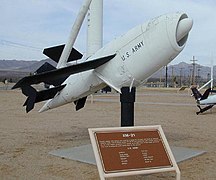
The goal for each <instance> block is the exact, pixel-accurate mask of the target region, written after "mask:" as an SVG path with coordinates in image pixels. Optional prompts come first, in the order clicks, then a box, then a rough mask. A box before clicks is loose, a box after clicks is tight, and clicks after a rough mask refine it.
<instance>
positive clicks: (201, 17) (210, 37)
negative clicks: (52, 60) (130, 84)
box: [0, 0, 216, 66]
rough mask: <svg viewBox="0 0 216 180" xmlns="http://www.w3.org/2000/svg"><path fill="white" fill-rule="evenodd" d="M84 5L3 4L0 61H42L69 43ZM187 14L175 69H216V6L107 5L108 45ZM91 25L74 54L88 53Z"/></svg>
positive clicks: (4, 0) (160, 0) (187, 2)
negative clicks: (156, 21) (163, 18)
mask: <svg viewBox="0 0 216 180" xmlns="http://www.w3.org/2000/svg"><path fill="white" fill-rule="evenodd" d="M82 3H83V0H0V12H1V16H0V59H1V60H2V59H6V60H12V59H17V60H42V59H45V58H46V56H45V55H43V53H42V51H43V49H44V48H46V47H51V46H55V45H59V44H63V43H65V42H67V39H68V37H69V33H70V31H71V27H72V25H73V22H74V20H75V18H76V15H77V13H78V11H79V9H80V7H81V5H82ZM177 11H180V12H186V13H187V15H188V16H189V17H191V18H192V19H193V21H194V25H193V28H192V30H191V32H190V35H189V38H188V41H187V45H186V47H185V49H184V50H183V51H182V52H181V54H180V55H179V56H178V57H177V58H176V59H175V60H173V61H172V63H171V64H177V63H179V62H182V61H183V62H187V63H191V62H190V60H191V59H192V57H193V56H195V59H197V60H198V61H197V63H199V64H202V65H208V66H210V65H211V60H212V59H213V60H214V65H216V1H215V0H205V1H204V0H202V1H201V0H104V27H103V36H104V40H103V43H104V45H105V44H106V43H108V42H109V41H111V40H112V39H114V38H116V37H118V36H120V35H122V34H124V33H126V32H127V31H128V30H130V29H131V28H133V27H134V26H136V25H139V24H142V23H144V22H145V21H148V20H149V19H152V18H154V17H157V16H159V15H162V14H167V13H173V12H177ZM86 32H87V30H86V22H85V23H84V24H83V26H82V28H81V31H80V33H79V36H78V38H77V40H76V42H75V48H76V49H78V50H79V51H80V52H86V34H87V33H86Z"/></svg>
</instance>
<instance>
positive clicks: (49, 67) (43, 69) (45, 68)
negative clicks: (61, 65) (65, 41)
mask: <svg viewBox="0 0 216 180" xmlns="http://www.w3.org/2000/svg"><path fill="white" fill-rule="evenodd" d="M54 69H56V68H55V67H54V66H53V65H51V64H50V63H48V62H45V63H44V64H43V65H42V66H41V67H39V68H38V69H37V70H36V71H35V74H40V73H43V72H48V71H52V70H54Z"/></svg>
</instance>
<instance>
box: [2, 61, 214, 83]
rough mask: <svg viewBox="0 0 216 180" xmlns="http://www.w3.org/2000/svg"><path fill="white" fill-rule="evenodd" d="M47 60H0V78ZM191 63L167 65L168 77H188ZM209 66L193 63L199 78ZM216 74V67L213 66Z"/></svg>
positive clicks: (24, 72) (158, 75) (161, 73)
mask: <svg viewBox="0 0 216 180" xmlns="http://www.w3.org/2000/svg"><path fill="white" fill-rule="evenodd" d="M45 62H48V63H50V64H52V65H53V66H56V63H55V62H54V61H52V60H51V59H44V60H41V61H23V60H0V78H1V79H2V78H12V79H14V78H15V79H16V80H17V79H19V78H22V77H24V76H26V75H29V74H31V73H34V72H35V71H36V70H37V69H38V68H39V67H40V66H42V64H44V63H45ZM192 69H193V66H192V64H188V63H185V62H181V63H179V64H175V65H168V71H167V74H168V77H180V76H181V77H190V76H191V75H192V72H193V70H192ZM210 72H211V68H210V67H208V66H202V65H199V64H195V76H198V77H199V78H201V79H209V77H210ZM165 74H166V70H165V68H162V69H161V70H159V71H158V72H157V73H155V74H153V75H152V78H164V77H165ZM214 74H215V75H216V69H215V68H214Z"/></svg>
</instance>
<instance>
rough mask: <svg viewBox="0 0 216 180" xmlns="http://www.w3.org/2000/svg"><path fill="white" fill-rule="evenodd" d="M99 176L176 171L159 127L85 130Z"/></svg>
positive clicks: (177, 170) (176, 168)
mask: <svg viewBox="0 0 216 180" xmlns="http://www.w3.org/2000/svg"><path fill="white" fill-rule="evenodd" d="M89 134H90V138H91V142H92V146H93V150H94V154H95V158H96V162H97V166H98V170H99V174H100V178H101V179H104V178H108V177H118V176H128V175H137V174H148V173H157V172H165V171H176V172H177V179H180V171H179V169H178V166H177V164H176V162H175V159H174V157H173V154H172V152H171V150H170V148H169V145H168V142H167V140H166V138H165V135H164V133H163V130H162V128H161V126H140V127H120V128H97V129H89Z"/></svg>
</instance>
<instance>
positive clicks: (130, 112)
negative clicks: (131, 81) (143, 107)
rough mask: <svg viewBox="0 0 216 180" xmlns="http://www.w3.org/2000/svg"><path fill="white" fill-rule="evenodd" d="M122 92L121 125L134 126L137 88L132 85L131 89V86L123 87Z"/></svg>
mask: <svg viewBox="0 0 216 180" xmlns="http://www.w3.org/2000/svg"><path fill="white" fill-rule="evenodd" d="M121 92H122V94H120V102H121V127H124V126H134V102H135V96H136V88H135V87H132V89H131V91H130V88H129V87H122V88H121Z"/></svg>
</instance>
